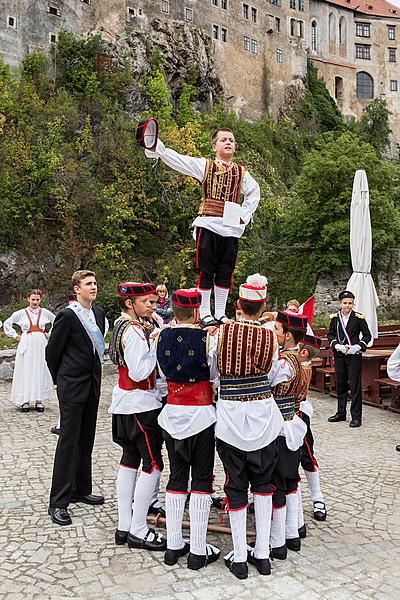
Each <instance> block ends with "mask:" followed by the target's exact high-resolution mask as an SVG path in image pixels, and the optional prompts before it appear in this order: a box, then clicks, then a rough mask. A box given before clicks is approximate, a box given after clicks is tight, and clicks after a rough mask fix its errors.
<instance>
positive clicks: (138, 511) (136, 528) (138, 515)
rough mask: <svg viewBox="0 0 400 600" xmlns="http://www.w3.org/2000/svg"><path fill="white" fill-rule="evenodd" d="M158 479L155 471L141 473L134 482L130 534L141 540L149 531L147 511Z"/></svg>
mask: <svg viewBox="0 0 400 600" xmlns="http://www.w3.org/2000/svg"><path fill="white" fill-rule="evenodd" d="M158 477H159V473H158V471H157V470H156V469H155V470H154V471H153V472H152V473H144V472H143V471H142V472H141V473H140V475H139V477H138V480H137V482H136V487H135V495H134V499H133V514H132V523H131V528H130V532H131V534H132V535H136V536H137V537H139V538H142V539H143V538H144V537H145V535H146V534H147V532H148V530H149V528H148V527H147V521H146V517H147V511H148V510H149V506H150V501H151V499H152V497H153V494H154V489H155V486H156V483H157V479H158ZM149 540H150V538H149ZM150 541H152V540H150Z"/></svg>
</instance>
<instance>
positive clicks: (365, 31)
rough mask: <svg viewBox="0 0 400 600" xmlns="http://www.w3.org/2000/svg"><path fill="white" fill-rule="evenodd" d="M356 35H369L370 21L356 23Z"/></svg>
mask: <svg viewBox="0 0 400 600" xmlns="http://www.w3.org/2000/svg"><path fill="white" fill-rule="evenodd" d="M356 36H357V37H368V38H369V37H371V24H370V23H356Z"/></svg>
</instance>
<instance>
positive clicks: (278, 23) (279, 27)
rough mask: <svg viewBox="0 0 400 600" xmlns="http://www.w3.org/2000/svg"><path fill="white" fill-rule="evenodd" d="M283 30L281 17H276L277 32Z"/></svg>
mask: <svg viewBox="0 0 400 600" xmlns="http://www.w3.org/2000/svg"><path fill="white" fill-rule="evenodd" d="M280 30H281V20H280V18H279V17H275V31H280Z"/></svg>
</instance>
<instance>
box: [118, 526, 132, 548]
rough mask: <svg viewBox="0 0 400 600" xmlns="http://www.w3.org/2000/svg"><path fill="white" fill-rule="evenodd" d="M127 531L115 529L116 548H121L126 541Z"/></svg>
mask: <svg viewBox="0 0 400 600" xmlns="http://www.w3.org/2000/svg"><path fill="white" fill-rule="evenodd" d="M128 533H129V532H128V531H120V530H119V529H117V530H116V531H115V543H116V544H117V546H123V545H124V544H126V542H127V541H128Z"/></svg>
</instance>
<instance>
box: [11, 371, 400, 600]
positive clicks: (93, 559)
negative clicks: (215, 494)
mask: <svg viewBox="0 0 400 600" xmlns="http://www.w3.org/2000/svg"><path fill="white" fill-rule="evenodd" d="M114 380H115V377H114V376H106V377H105V380H104V385H103V394H102V400H101V406H100V413H99V420H98V428H97V436H96V445H95V450H94V455H93V457H94V461H93V462H94V482H95V484H96V487H95V489H94V492H96V491H101V492H102V493H104V494H105V496H106V503H105V504H104V506H101V507H90V506H86V505H72V506H71V510H70V512H71V515H72V518H73V524H72V526H71V527H58V526H57V525H54V524H53V523H52V522H51V520H50V518H49V516H48V515H47V501H48V493H49V486H50V480H51V472H52V464H53V456H54V449H55V445H56V441H57V438H56V436H54V435H52V434H51V433H50V427H51V426H52V425H54V424H55V423H56V421H57V418H58V408H57V404H56V400H55V398H53V399H52V401H51V402H50V404H49V406H48V407H46V410H45V412H44V413H42V414H39V413H36V412H34V411H31V413H29V414H22V413H20V412H19V411H18V410H16V408H15V407H14V406H13V405H12V404H10V402H9V395H10V389H11V385H10V384H8V383H2V384H0V599H1V600H3V599H7V600H30V599H32V600H33V599H35V600H39V599H40V600H46V599H47V598H49V599H50V598H58V599H59V600H64V599H65V600H67V599H70V598H81V599H84V600H99V599H101V600H103V599H105V600H108V599H111V598H112V599H113V600H145V599H152V598H162V599H163V600H164V599H165V600H172V599H173V600H193V599H197V600H210V598H212V599H213V600H219V599H221V600H229V599H231V598H232V599H233V598H236V597H239V596H240V598H243V599H250V598H251V599H254V600H257V599H265V598H267V597H270V596H273V597H274V599H275V598H276V599H285V600H288V599H292V598H293V599H296V600H319V599H324V600H325V599H326V600H350V599H351V600H353V599H364V598H372V599H392V598H393V599H395V598H396V599H398V598H400V592H399V590H400V507H399V505H400V494H399V481H400V454H399V453H396V451H395V445H396V443H399V442H400V427H399V425H400V417H399V416H398V415H394V414H391V413H388V412H386V411H381V410H379V409H376V408H371V407H364V423H363V426H362V427H361V428H360V429H350V428H349V427H348V423H331V424H330V423H329V424H328V423H327V417H328V416H329V415H330V414H333V413H334V412H335V408H336V401H335V400H333V399H331V398H329V396H322V395H315V396H314V397H313V398H312V400H313V404H314V407H315V416H314V419H313V430H314V433H315V437H316V452H317V459H318V460H319V463H320V467H321V480H322V487H323V491H324V494H325V499H326V503H327V508H328V519H327V521H326V522H325V523H317V522H316V521H315V520H314V519H313V518H312V510H311V503H310V501H309V496H308V492H307V483H306V482H304V485H303V503H304V507H305V511H306V523H307V526H308V535H307V539H306V540H305V541H304V542H303V546H302V551H301V552H300V553H293V552H289V557H288V560H286V561H274V563H273V572H272V575H271V576H270V577H262V576H260V575H258V574H257V573H256V571H255V569H254V568H253V567H251V566H250V567H249V568H250V571H249V572H250V576H249V578H248V579H247V580H246V581H243V582H240V581H239V580H237V579H235V578H234V577H233V576H232V575H231V574H230V573H229V572H228V571H227V569H226V568H225V566H224V564H223V561H222V560H219V561H218V562H216V563H214V564H213V565H210V566H209V567H207V568H206V569H204V570H202V571H200V572H194V571H189V570H188V569H187V568H186V567H185V562H184V560H183V561H182V563H181V564H179V565H175V566H173V567H167V566H165V565H164V564H163V555H162V553H153V554H151V553H147V552H142V551H139V550H129V549H128V548H127V547H126V546H123V547H121V546H116V545H115V544H114V530H115V528H116V512H117V508H116V498H115V479H116V474H117V469H118V460H119V458H120V450H119V448H118V447H117V446H115V445H114V444H113V443H112V442H111V422H110V421H111V419H110V415H108V413H107V408H108V404H109V400H110V396H111V390H112V386H113V384H114ZM216 475H217V480H216V487H217V489H219V490H221V487H222V484H223V473H222V467H221V465H220V464H219V462H217V468H216ZM165 481H166V475H165V474H164V475H163V481H162V483H163V484H165ZM223 516H224V515H222V517H223ZM220 519H221V515H220V514H219V513H217V511H213V514H212V521H213V522H215V523H219V522H220ZM224 524H226V525H229V522H228V518H227V517H225V522H224ZM249 527H252V528H254V523H252V521H251V519H249ZM209 541H210V542H212V543H214V544H216V545H217V546H220V547H221V549H222V552H223V553H225V552H227V551H228V550H230V549H231V542H230V536H228V535H222V534H209Z"/></svg>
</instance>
